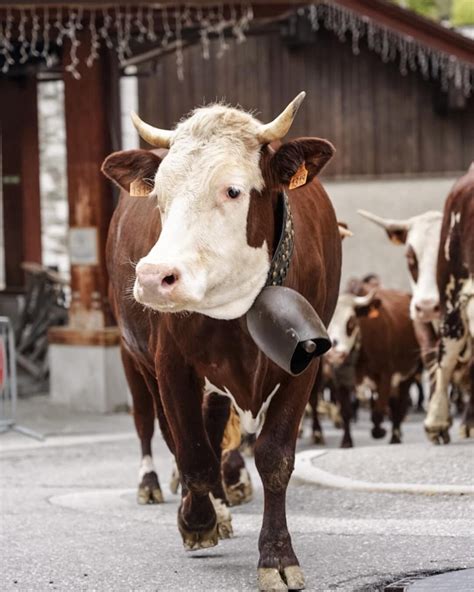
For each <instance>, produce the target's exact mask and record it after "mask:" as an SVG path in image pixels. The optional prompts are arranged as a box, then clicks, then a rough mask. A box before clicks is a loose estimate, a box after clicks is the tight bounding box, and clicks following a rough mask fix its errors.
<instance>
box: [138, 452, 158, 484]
mask: <svg viewBox="0 0 474 592" xmlns="http://www.w3.org/2000/svg"><path fill="white" fill-rule="evenodd" d="M153 471H154V472H155V473H156V469H155V464H154V463H153V459H152V458H151V456H150V455H149V454H146V455H145V456H144V457H143V458H142V462H141V463H140V470H139V471H138V479H139V480H140V481H141V480H142V479H143V477H144V476H145V475H146V474H147V473H152V472H153Z"/></svg>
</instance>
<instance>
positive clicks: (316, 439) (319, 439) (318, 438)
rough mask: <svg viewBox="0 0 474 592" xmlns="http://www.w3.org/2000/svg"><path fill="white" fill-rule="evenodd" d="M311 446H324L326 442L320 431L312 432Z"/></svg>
mask: <svg viewBox="0 0 474 592" xmlns="http://www.w3.org/2000/svg"><path fill="white" fill-rule="evenodd" d="M313 444H323V445H324V444H326V441H325V440H324V435H323V433H322V431H321V430H314V432H313Z"/></svg>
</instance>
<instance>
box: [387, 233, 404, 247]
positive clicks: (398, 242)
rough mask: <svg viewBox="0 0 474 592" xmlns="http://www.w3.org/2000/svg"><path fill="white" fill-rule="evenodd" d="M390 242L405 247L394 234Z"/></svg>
mask: <svg viewBox="0 0 474 592" xmlns="http://www.w3.org/2000/svg"><path fill="white" fill-rule="evenodd" d="M390 241H391V242H392V243H393V244H394V245H403V241H401V240H400V239H399V238H398V236H397V235H396V234H392V236H391V237H390Z"/></svg>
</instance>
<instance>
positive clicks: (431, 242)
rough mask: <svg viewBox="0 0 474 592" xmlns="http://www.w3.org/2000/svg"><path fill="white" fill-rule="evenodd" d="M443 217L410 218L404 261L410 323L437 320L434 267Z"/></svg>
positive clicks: (428, 213) (432, 215)
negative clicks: (405, 259) (405, 263)
mask: <svg viewBox="0 0 474 592" xmlns="http://www.w3.org/2000/svg"><path fill="white" fill-rule="evenodd" d="M441 220H442V214H441V213H440V212H426V213H425V214H422V215H421V216H415V217H413V218H410V221H409V229H408V233H407V238H406V245H407V249H406V257H407V263H408V269H409V272H410V284H411V289H412V293H413V297H412V299H411V302H410V316H411V318H412V320H419V321H423V322H428V321H433V320H435V319H436V318H438V316H439V292H438V285H437V281H436V265H437V260H438V249H439V241H440V233H441Z"/></svg>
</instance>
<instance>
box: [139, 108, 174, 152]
mask: <svg viewBox="0 0 474 592" xmlns="http://www.w3.org/2000/svg"><path fill="white" fill-rule="evenodd" d="M130 115H131V117H132V121H133V125H134V126H135V129H136V130H137V132H138V134H139V136H140V137H141V138H143V139H144V140H145V142H148V144H151V145H152V146H156V147H157V148H169V147H170V144H171V140H172V139H173V132H171V131H169V130H164V129H160V128H158V127H153V126H152V125H149V124H148V123H145V122H144V121H142V120H141V119H140V118H139V117H138V115H137V114H136V113H135V112H134V111H132V112H131V113H130Z"/></svg>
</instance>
